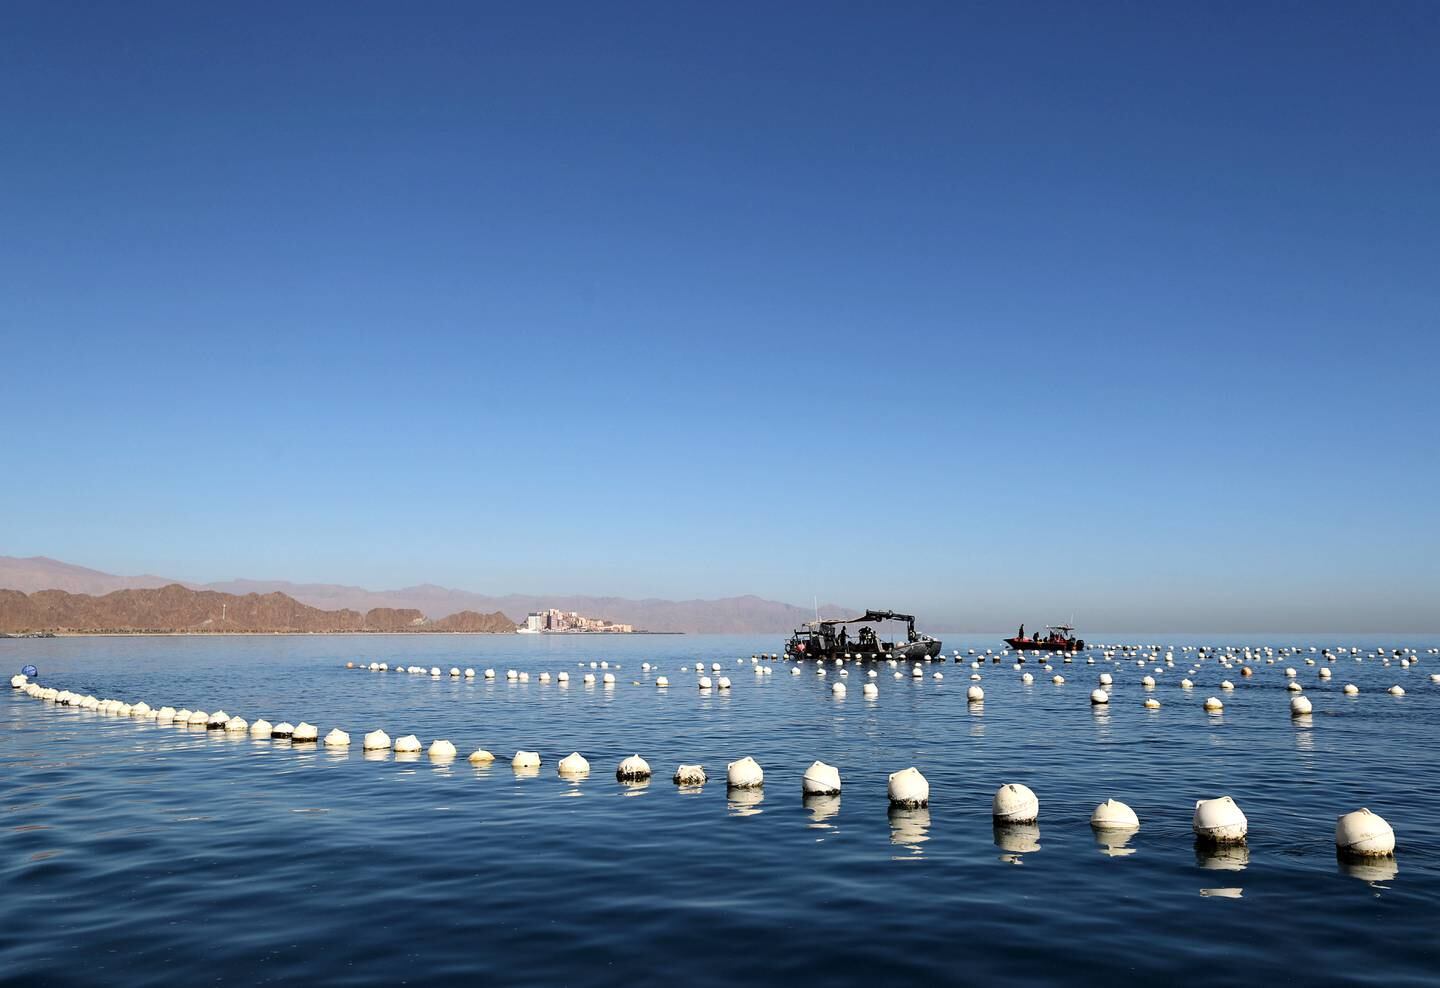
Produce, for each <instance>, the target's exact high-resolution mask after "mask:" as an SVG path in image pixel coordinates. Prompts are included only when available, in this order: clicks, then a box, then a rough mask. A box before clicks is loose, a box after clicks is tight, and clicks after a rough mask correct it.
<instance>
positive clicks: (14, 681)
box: [10, 673, 30, 690]
mask: <svg viewBox="0 0 1440 988" xmlns="http://www.w3.org/2000/svg"><path fill="white" fill-rule="evenodd" d="M29 682H30V677H28V676H26V675H24V674H23V673H17V674H16V675H14V676H11V677H10V688H11V689H17V690H23V689H24V688H25V686H26V684H27V683H29Z"/></svg>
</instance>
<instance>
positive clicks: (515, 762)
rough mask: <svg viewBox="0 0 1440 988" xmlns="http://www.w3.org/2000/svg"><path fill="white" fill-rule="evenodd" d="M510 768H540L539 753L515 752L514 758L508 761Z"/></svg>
mask: <svg viewBox="0 0 1440 988" xmlns="http://www.w3.org/2000/svg"><path fill="white" fill-rule="evenodd" d="M510 767H511V768H520V769H530V768H539V767H540V753H539V752H538V751H517V752H515V757H514V758H512V759H510Z"/></svg>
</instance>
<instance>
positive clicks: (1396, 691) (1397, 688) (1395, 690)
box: [1388, 686, 1405, 696]
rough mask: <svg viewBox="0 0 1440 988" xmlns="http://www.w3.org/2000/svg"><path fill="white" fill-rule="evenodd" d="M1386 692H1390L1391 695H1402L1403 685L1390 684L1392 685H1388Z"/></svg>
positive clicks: (1403, 692) (1403, 693) (1403, 691)
mask: <svg viewBox="0 0 1440 988" xmlns="http://www.w3.org/2000/svg"><path fill="white" fill-rule="evenodd" d="M1388 692H1389V693H1390V695H1391V696H1404V695H1405V687H1403V686H1392V687H1390V689H1389V691H1388Z"/></svg>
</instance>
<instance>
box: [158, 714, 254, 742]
mask: <svg viewBox="0 0 1440 988" xmlns="http://www.w3.org/2000/svg"><path fill="white" fill-rule="evenodd" d="M175 720H176V721H179V720H180V715H179V714H178V713H177V714H176V715H175ZM273 730H275V725H274V724H272V723H270V722H269V721H268V720H265V719H264V718H263V717H262V718H261V719H260V720H257V721H254V722H253V723H252V724H251V725H250V736H251V737H252V738H268V737H269V736H270V732H271V731H273Z"/></svg>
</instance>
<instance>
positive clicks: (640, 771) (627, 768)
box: [615, 755, 650, 782]
mask: <svg viewBox="0 0 1440 988" xmlns="http://www.w3.org/2000/svg"><path fill="white" fill-rule="evenodd" d="M615 778H616V779H618V780H619V781H621V782H640V781H642V780H644V779H648V778H650V763H649V762H647V761H646V760H645V759H643V758H641V757H640V756H639V755H631V756H630V757H629V758H626V759H625V760H623V761H622V762H621V763H620V764H619V765H618V766H617V767H616V769H615Z"/></svg>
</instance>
